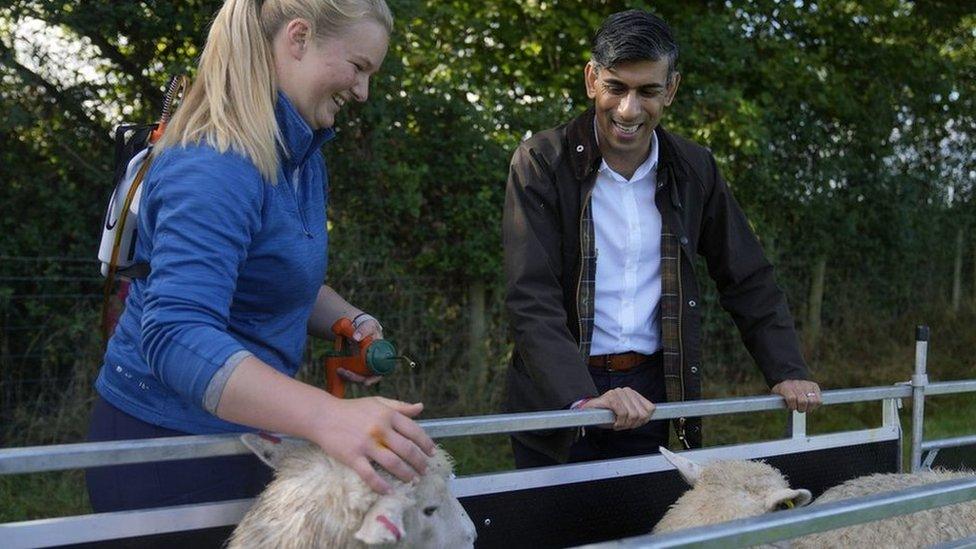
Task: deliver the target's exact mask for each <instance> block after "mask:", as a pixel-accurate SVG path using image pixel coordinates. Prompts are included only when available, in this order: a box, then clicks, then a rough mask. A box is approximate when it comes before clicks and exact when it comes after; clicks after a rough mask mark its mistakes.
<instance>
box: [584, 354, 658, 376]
mask: <svg viewBox="0 0 976 549" xmlns="http://www.w3.org/2000/svg"><path fill="white" fill-rule="evenodd" d="M653 356H654V355H644V354H641V353H635V352H633V351H631V352H629V353H618V354H615V355H590V360H589V365H590V366H591V367H593V368H600V369H602V370H612V371H615V372H626V371H628V370H631V369H632V368H634V367H635V366H637V365H638V364H643V363H644V362H647V361H648V360H651V358H653Z"/></svg>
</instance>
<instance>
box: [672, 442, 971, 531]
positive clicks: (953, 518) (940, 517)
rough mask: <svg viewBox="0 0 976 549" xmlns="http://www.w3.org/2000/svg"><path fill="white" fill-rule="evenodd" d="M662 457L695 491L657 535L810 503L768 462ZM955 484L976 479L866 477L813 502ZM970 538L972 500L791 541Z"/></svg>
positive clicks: (943, 474)
mask: <svg viewBox="0 0 976 549" xmlns="http://www.w3.org/2000/svg"><path fill="white" fill-rule="evenodd" d="M661 453H662V454H663V455H664V457H665V458H667V460H668V461H670V462H671V464H673V465H674V466H675V467H676V468H677V469H678V472H679V473H681V476H682V477H683V478H684V479H685V481H687V482H688V483H689V484H690V485H691V486H692V489H691V490H688V491H687V492H685V493H684V495H682V496H681V497H680V498H679V499H678V501H676V502H675V503H674V505H672V506H671V508H670V509H669V510H668V512H667V513H665V515H664V517H663V518H662V519H661V520H660V522H658V523H657V526H655V527H654V533H655V534H660V533H664V532H672V531H674V530H680V529H682V528H690V527H694V526H705V525H707V524H715V523H718V522H725V521H728V520H734V519H739V518H746V517H752V516H757V515H761V514H763V513H767V512H772V511H778V510H783V509H791V508H793V507H799V506H803V505H806V504H807V503H809V502H810V492H809V491H807V490H803V489H798V490H795V489H792V488H790V487H789V485H788V484H787V482H786V479H785V478H784V477H783V474H782V473H780V472H779V471H778V470H777V469H776V468H774V467H773V466H771V465H768V464H766V463H762V462H752V461H715V462H711V463H708V464H706V465H699V464H697V463H695V462H693V461H691V460H689V459H687V458H684V457H682V456H679V455H676V454H674V453H672V452H669V451H668V450H667V449H664V448H662V449H661ZM958 478H973V473H969V472H951V471H925V472H919V473H915V474H908V473H903V474H898V473H881V474H875V475H869V476H863V477H858V478H855V479H851V480H848V481H847V482H844V483H843V484H840V485H838V486H834V487H833V488H830V489H829V490H827V491H826V492H824V493H823V494H822V495H821V496H820V497H819V498H817V500H816V501H815V502H813V504H814V505H817V504H823V503H828V502H833V501H838V500H842V499H849V498H854V497H860V496H867V495H871V494H876V493H880V492H887V491H892V490H901V489H905V488H910V487H912V486H920V485H923V484H931V483H934V482H940V481H946V480H951V479H958ZM973 535H976V502H974V501H970V502H966V503H960V504H956V505H950V506H943V507H938V508H935V509H930V510H927V511H919V512H917V513H913V514H910V515H902V516H899V517H892V518H888V519H884V520H880V521H875V522H867V523H863V524H858V525H854V526H848V527H846V528H839V529H836V530H830V531H826V532H820V533H816V534H810V535H807V536H804V537H801V538H797V539H795V540H793V542H792V547H797V548H805V547H920V546H927V545H932V544H935V543H941V542H945V541H950V540H954V539H960V538H965V537H968V536H973Z"/></svg>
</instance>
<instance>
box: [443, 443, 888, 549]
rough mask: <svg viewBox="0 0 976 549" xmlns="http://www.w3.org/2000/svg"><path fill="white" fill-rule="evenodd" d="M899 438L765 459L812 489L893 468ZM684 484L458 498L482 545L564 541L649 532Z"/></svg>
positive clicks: (638, 479) (573, 487)
mask: <svg viewBox="0 0 976 549" xmlns="http://www.w3.org/2000/svg"><path fill="white" fill-rule="evenodd" d="M898 445H899V442H898V441H897V440H894V441H887V442H879V443H869V444H859V445H856V446H846V447H843V448H831V449H827V450H816V451H811V452H804V453H799V454H788V455H781V456H774V457H771V458H768V459H766V460H765V461H766V462H767V463H769V464H770V465H773V466H774V467H776V468H777V469H779V470H780V471H782V472H783V473H784V474H785V475H787V477H789V479H790V485H791V486H793V487H795V488H806V489H808V490H810V491H811V492H812V493H813V496H814V497H816V496H818V495H820V494H821V493H823V491H824V490H826V489H827V488H829V487H831V486H834V485H836V484H840V483H841V482H843V481H845V480H848V479H850V478H854V477H857V476H861V475H865V474H869V473H883V472H896V471H898ZM687 488H688V486H687V484H685V482H684V480H682V479H681V477H680V476H679V475H678V473H677V472H676V471H662V472H658V473H648V474H645V475H635V476H629V477H623V478H615V479H604V480H597V481H591V482H583V483H578V484H567V485H563V486H551V487H546V488H533V489H529V490H520V491H515V492H504V493H499V494H489V495H484V496H472V497H467V498H463V499H461V503H462V504H463V505H464V507H465V509H467V511H468V514H469V515H470V516H471V520H472V521H474V524H475V527H476V528H477V529H478V542H477V544H476V546H477V547H479V548H482V547H484V548H496V547H497V548H504V549H513V548H518V547H533V548H540V547H565V546H572V545H580V544H584V543H596V542H601V541H609V540H615V539H620V538H626V537H631V536H639V535H644V534H648V533H650V531H651V529H652V528H653V526H654V524H656V523H657V521H658V520H659V519H660V518H661V517H662V516H664V513H665V511H667V509H668V506H670V505H671V504H672V503H674V501H675V500H677V499H678V498H679V497H680V496H681V494H683V493H684V492H685V490H686V489H687Z"/></svg>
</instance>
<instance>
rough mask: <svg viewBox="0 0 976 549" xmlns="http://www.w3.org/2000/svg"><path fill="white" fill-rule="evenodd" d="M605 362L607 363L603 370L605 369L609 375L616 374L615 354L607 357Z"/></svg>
mask: <svg viewBox="0 0 976 549" xmlns="http://www.w3.org/2000/svg"><path fill="white" fill-rule="evenodd" d="M604 361H605V363H604V365H603V368H604V369H605V370H606V371H607V372H608V373H609V372H616V371H617V370H615V369H614V368H613V354H609V355H607V358H605V359H604Z"/></svg>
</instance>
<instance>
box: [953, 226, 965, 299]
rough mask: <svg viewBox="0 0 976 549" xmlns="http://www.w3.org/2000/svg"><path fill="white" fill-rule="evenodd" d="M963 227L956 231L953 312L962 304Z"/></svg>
mask: <svg viewBox="0 0 976 549" xmlns="http://www.w3.org/2000/svg"><path fill="white" fill-rule="evenodd" d="M963 236H964V235H963V229H962V228H961V227H960V228H959V231H958V232H957V233H956V261H955V265H954V267H953V269H952V312H954V313H958V312H959V306H960V305H961V304H962V247H963Z"/></svg>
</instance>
